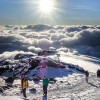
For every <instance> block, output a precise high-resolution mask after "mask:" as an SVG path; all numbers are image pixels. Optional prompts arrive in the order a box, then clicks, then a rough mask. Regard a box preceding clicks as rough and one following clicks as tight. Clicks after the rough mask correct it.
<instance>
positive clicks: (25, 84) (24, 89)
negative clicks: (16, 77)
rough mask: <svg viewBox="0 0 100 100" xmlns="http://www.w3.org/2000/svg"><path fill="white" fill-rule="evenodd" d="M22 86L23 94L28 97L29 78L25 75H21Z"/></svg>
mask: <svg viewBox="0 0 100 100" xmlns="http://www.w3.org/2000/svg"><path fill="white" fill-rule="evenodd" d="M21 88H22V92H23V96H24V97H25V98H27V96H26V89H27V88H28V79H27V78H26V77H25V75H22V76H21Z"/></svg>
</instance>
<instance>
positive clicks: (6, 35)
mask: <svg viewBox="0 0 100 100" xmlns="http://www.w3.org/2000/svg"><path fill="white" fill-rule="evenodd" d="M49 48H56V49H58V50H62V51H64V50H65V52H66V51H68V49H73V51H74V50H77V51H78V52H79V53H82V54H88V55H92V56H97V57H100V26H50V25H28V26H10V25H6V26H0V53H3V52H6V51H19V50H21V51H26V52H28V51H31V52H37V51H38V50H41V49H49Z"/></svg>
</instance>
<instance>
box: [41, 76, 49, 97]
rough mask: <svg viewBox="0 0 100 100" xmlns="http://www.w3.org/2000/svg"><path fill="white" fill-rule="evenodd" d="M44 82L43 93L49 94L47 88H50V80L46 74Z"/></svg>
mask: <svg viewBox="0 0 100 100" xmlns="http://www.w3.org/2000/svg"><path fill="white" fill-rule="evenodd" d="M42 83H43V95H44V96H47V88H48V84H49V80H48V78H47V77H46V76H44V78H43V82H42Z"/></svg>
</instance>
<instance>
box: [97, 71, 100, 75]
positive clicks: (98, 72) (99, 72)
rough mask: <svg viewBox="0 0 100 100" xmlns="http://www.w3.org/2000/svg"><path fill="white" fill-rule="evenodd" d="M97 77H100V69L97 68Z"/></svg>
mask: <svg viewBox="0 0 100 100" xmlns="http://www.w3.org/2000/svg"><path fill="white" fill-rule="evenodd" d="M97 77H100V69H98V70H97Z"/></svg>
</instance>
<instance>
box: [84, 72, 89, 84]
mask: <svg viewBox="0 0 100 100" xmlns="http://www.w3.org/2000/svg"><path fill="white" fill-rule="evenodd" d="M85 75H86V82H87V83H88V78H89V72H88V71H85Z"/></svg>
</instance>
